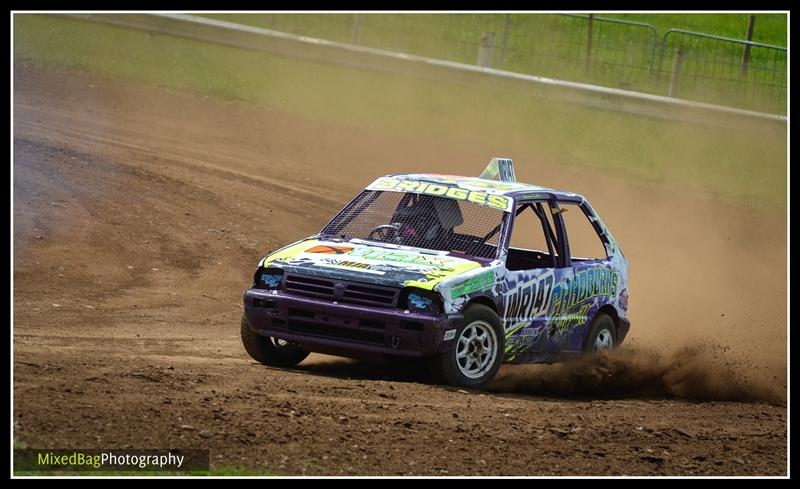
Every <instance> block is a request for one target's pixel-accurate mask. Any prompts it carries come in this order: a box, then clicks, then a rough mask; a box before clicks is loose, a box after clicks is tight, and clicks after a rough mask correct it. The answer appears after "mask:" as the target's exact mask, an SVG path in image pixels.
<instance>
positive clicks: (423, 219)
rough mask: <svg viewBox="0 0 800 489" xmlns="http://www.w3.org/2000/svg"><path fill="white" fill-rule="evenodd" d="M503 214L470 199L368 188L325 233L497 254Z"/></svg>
mask: <svg viewBox="0 0 800 489" xmlns="http://www.w3.org/2000/svg"><path fill="white" fill-rule="evenodd" d="M504 214H506V213H505V212H504V211H502V210H499V209H494V208H491V207H488V206H485V205H480V204H476V203H473V202H469V201H465V200H455V199H450V198H447V197H439V196H434V195H423V194H414V193H403V192H391V191H378V190H365V191H364V192H362V193H361V195H359V196H358V197H356V199H355V200H354V201H353V202H351V203H350V205H348V206H347V207H345V208H344V209H343V210H342V211H341V212H340V213H339V214H338V215H337V216H336V217H334V218H333V220H332V221H331V222H330V223H329V224H328V225H327V226H325V228H324V229H323V230H322V234H324V235H328V236H335V237H337V238H342V239H345V240H349V239H353V238H358V239H364V240H369V241H378V242H383V243H392V244H399V245H404V246H413V247H417V248H425V249H430V250H439V251H449V252H456V253H463V254H465V255H470V256H477V257H482V258H495V257H496V256H497V244H498V242H499V238H500V230H501V225H502V223H503V220H504V218H505V216H504Z"/></svg>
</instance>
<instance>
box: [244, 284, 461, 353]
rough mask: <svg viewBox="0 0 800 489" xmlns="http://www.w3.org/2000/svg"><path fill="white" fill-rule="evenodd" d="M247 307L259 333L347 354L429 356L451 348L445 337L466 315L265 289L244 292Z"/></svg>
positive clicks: (245, 308) (249, 319) (254, 327)
mask: <svg viewBox="0 0 800 489" xmlns="http://www.w3.org/2000/svg"><path fill="white" fill-rule="evenodd" d="M244 312H245V315H246V316H247V322H248V323H249V325H250V328H251V329H252V330H253V331H255V332H257V333H259V334H261V335H264V336H272V337H274V338H280V339H283V340H287V341H292V342H295V343H299V344H301V345H303V346H304V347H306V348H307V349H308V350H311V351H336V352H337V353H339V354H341V355H345V356H346V355H347V354H348V353H352V354H354V355H355V354H358V353H378V354H391V355H401V356H426V355H432V354H435V353H440V352H443V351H447V350H448V349H449V348H450V347H452V345H453V344H454V343H455V341H454V340H453V339H451V340H447V341H445V340H444V334H445V332H446V331H448V330H451V329H455V328H457V327H458V326H459V325H460V324H461V320H462V319H463V316H462V315H461V314H443V315H439V316H431V315H425V314H416V313H411V312H406V311H404V310H401V309H395V308H388V307H375V306H362V305H356V304H349V303H344V302H338V303H337V302H332V301H328V300H321V299H314V298H311V297H306V296H301V295H296V294H291V293H287V292H282V291H280V292H278V291H269V290H262V289H248V290H246V291H245V293H244Z"/></svg>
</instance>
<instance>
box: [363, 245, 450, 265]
mask: <svg viewBox="0 0 800 489" xmlns="http://www.w3.org/2000/svg"><path fill="white" fill-rule="evenodd" d="M350 256H352V257H357V258H364V259H365V260H375V261H388V262H393V263H405V264H408V265H420V266H425V267H436V268H442V267H446V266H447V264H448V262H451V263H452V262H453V261H454V260H452V259H450V260H448V259H447V257H443V256H435V255H423V254H419V253H409V252H407V251H402V250H382V249H376V248H367V247H364V248H356V249H354V250H353V251H351V252H350Z"/></svg>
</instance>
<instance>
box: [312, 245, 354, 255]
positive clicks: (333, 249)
mask: <svg viewBox="0 0 800 489" xmlns="http://www.w3.org/2000/svg"><path fill="white" fill-rule="evenodd" d="M351 251H353V248H352V247H350V246H338V245H317V246H312V247H311V248H309V249H307V250H306V253H323V254H326V255H344V254H347V253H350V252H351Z"/></svg>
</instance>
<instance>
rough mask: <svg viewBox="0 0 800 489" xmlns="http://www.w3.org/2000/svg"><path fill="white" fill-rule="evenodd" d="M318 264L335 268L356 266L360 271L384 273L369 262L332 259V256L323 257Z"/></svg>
mask: <svg viewBox="0 0 800 489" xmlns="http://www.w3.org/2000/svg"><path fill="white" fill-rule="evenodd" d="M319 265H321V266H328V267H335V268H356V269H358V270H361V271H362V272H367V273H374V274H378V275H383V274H385V273H386V272H383V271H381V270H376V269H375V267H373V266H372V265H371V264H369V263H363V262H360V261H350V260H334V259H332V258H324V259H322V260H321V261H320V262H319Z"/></svg>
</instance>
